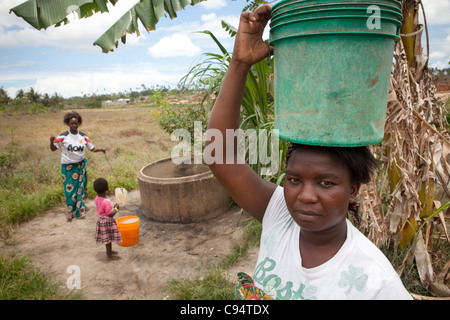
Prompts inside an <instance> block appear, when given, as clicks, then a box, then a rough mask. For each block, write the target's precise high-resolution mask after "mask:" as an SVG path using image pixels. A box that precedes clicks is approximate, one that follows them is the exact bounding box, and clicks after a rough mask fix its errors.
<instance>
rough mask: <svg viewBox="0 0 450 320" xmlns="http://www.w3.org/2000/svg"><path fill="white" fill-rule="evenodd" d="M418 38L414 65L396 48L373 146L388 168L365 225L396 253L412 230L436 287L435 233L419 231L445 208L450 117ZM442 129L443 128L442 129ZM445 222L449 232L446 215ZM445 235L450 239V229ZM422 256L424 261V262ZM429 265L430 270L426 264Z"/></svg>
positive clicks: (367, 207)
mask: <svg viewBox="0 0 450 320" xmlns="http://www.w3.org/2000/svg"><path fill="white" fill-rule="evenodd" d="M407 2H408V4H406V2H404V6H406V5H409V6H411V4H412V5H413V6H414V10H412V12H415V13H416V15H417V12H418V10H417V8H418V5H419V2H420V1H418V0H417V1H416V0H408V1H407ZM410 9H411V7H409V8H408V10H410ZM412 20H414V21H415V23H416V29H414V30H413V31H416V30H420V29H423V28H422V26H419V25H418V23H417V16H416V17H413V19H412ZM415 38H416V39H415V46H414V57H415V59H414V63H413V64H411V53H410V52H409V54H408V56H409V60H410V63H408V58H407V55H406V52H405V47H404V43H403V41H400V42H399V43H398V44H397V46H396V48H395V53H394V58H395V63H394V66H393V72H392V75H391V85H390V92H389V98H388V105H387V114H386V125H385V137H386V138H385V140H384V141H383V142H382V143H381V144H380V145H377V146H375V147H374V148H373V151H374V153H375V154H377V155H379V157H380V159H381V160H382V162H383V165H382V168H381V169H382V170H380V172H381V173H380V174H379V176H378V177H377V183H375V182H372V183H370V184H368V185H367V186H365V187H364V188H363V189H362V190H361V200H362V209H363V211H364V216H363V225H362V226H363V227H365V229H366V231H367V232H368V237H369V239H371V240H372V241H373V242H374V243H375V244H376V245H377V246H382V245H385V244H387V243H389V242H390V241H393V242H394V244H395V249H396V247H397V246H398V245H399V243H400V241H402V237H403V241H404V242H405V239H406V238H407V237H408V232H409V233H410V234H409V236H410V237H411V239H408V243H409V242H410V241H411V240H412V238H413V237H415V239H416V242H415V243H414V244H417V243H419V244H420V246H419V247H418V248H419V249H420V250H419V249H417V248H416V249H417V250H416V252H415V254H416V263H417V264H418V268H419V269H420V270H428V272H426V273H424V272H422V274H421V275H420V276H421V280H422V281H423V282H424V283H425V284H428V285H429V286H430V287H431V289H433V287H436V283H435V282H433V275H432V273H433V272H432V270H430V265H428V263H429V261H430V259H429V256H428V252H427V250H426V244H427V243H428V240H429V236H430V233H425V234H423V233H422V232H417V230H418V226H419V225H420V224H421V223H425V222H424V221H425V220H424V219H421V218H425V217H427V216H429V215H430V214H431V213H432V212H433V210H434V209H437V208H436V207H433V204H435V205H436V203H438V204H439V202H438V201H434V198H433V196H434V188H435V186H436V185H437V184H439V183H441V181H442V178H441V177H446V179H448V177H449V176H450V174H449V173H450V165H449V162H448V159H447V156H448V155H449V150H450V137H449V133H448V132H447V131H446V130H445V129H443V128H445V127H446V126H447V125H448V123H447V121H446V118H445V117H444V114H445V110H444V108H443V107H442V106H440V105H439V104H437V101H436V98H435V96H434V93H435V87H434V85H433V84H432V81H431V73H430V71H429V70H428V67H427V60H428V58H427V57H426V56H423V55H422V50H421V44H420V33H419V34H418V35H417V36H416V37H415ZM431 123H433V125H432V124H431ZM434 124H436V126H435V125H434ZM437 128H441V131H439V130H438V129H437ZM383 169H384V170H383ZM438 178H439V179H438ZM386 181H388V183H386ZM446 181H447V180H446ZM444 187H445V186H444ZM380 195H385V198H384V199H385V200H386V201H387V212H386V213H383V207H382V200H381V198H380ZM449 200H450V199H449ZM440 218H441V219H440V221H441V223H443V225H444V229H445V218H443V214H441V215H440ZM430 222H432V221H430ZM445 232H446V235H447V239H448V234H447V230H446V229H445ZM413 249H414V246H413ZM424 255H425V257H424ZM419 256H422V257H424V258H422V259H418V258H417V257H419ZM425 262H426V263H427V265H426V266H425V265H424V264H423V263H425Z"/></svg>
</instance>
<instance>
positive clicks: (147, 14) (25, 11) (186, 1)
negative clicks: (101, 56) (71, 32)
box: [10, 0, 204, 53]
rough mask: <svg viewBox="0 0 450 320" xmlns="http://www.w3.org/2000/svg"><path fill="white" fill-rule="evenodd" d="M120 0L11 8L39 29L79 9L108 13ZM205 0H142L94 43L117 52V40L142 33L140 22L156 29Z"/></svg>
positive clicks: (33, 2) (86, 13)
mask: <svg viewBox="0 0 450 320" xmlns="http://www.w3.org/2000/svg"><path fill="white" fill-rule="evenodd" d="M117 1H118V0H28V1H26V2H24V3H22V4H20V5H18V6H16V7H14V8H12V9H11V10H10V12H11V11H12V12H14V13H15V14H16V15H17V16H19V17H21V18H23V19H24V20H25V21H27V22H28V23H29V24H31V25H32V26H33V27H34V28H36V29H42V28H44V29H46V28H48V27H49V26H52V25H54V26H60V25H61V24H62V23H64V24H65V23H67V22H68V20H67V15H69V14H70V13H71V12H73V11H76V12H77V13H78V14H79V17H80V18H87V17H90V16H92V15H93V14H94V13H96V12H108V8H107V3H108V2H110V3H111V4H113V5H115V4H116V3H117ZM202 1H204V0H140V1H138V2H137V3H136V4H135V5H134V6H133V7H132V8H131V9H130V10H128V11H127V12H125V14H124V15H123V16H122V17H121V18H120V19H119V20H117V21H116V22H115V23H114V24H113V25H112V26H111V27H110V28H109V29H108V30H106V32H105V33H103V35H101V36H100V37H99V38H98V39H97V40H96V41H95V42H94V45H97V46H99V47H101V48H102V51H103V52H104V53H108V52H110V51H114V47H117V46H118V40H119V39H121V40H122V42H123V43H125V40H126V35H127V34H132V33H136V34H137V35H138V36H139V35H140V33H139V29H138V21H140V22H141V23H142V25H143V26H144V28H145V29H146V30H147V31H150V30H155V25H156V24H157V23H158V21H159V18H161V17H162V16H164V15H165V14H166V13H167V14H168V16H169V17H170V18H171V19H173V18H176V17H177V14H176V12H177V11H180V10H181V9H183V8H184V7H186V6H187V5H191V6H193V5H195V4H197V3H199V2H202Z"/></svg>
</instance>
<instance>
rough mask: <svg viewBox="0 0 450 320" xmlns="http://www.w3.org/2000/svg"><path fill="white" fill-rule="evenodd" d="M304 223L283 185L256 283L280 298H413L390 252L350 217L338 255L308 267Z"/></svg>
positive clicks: (267, 224)
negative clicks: (304, 257) (302, 231)
mask: <svg viewBox="0 0 450 320" xmlns="http://www.w3.org/2000/svg"><path fill="white" fill-rule="evenodd" d="M299 237H300V226H299V225H298V224H297V223H296V222H295V221H294V220H293V219H292V217H291V215H290V214H289V211H288V209H287V207H286V202H285V200H284V193H283V188H282V187H277V189H276V190H275V192H274V194H273V195H272V198H271V200H270V202H269V205H268V206H267V209H266V212H265V214H264V218H263V231H262V234H261V244H260V250H259V256H258V261H257V263H256V267H255V270H254V273H253V280H254V282H255V285H256V286H257V287H259V288H260V289H263V290H264V291H265V292H267V294H269V295H270V296H271V297H273V298H274V299H285V300H298V299H300V300H312V299H314V300H315V299H318V300H326V299H334V300H344V299H345V300H351V299H359V300H363V299H368V300H374V299H412V297H411V295H410V294H409V293H408V291H407V290H406V289H405V287H404V286H403V284H402V282H401V280H400V278H399V276H398V275H397V273H396V272H395V270H394V268H393V267H392V265H391V264H390V262H389V261H388V259H387V258H386V257H385V256H384V254H383V253H382V252H381V251H380V250H379V249H378V248H377V247H376V246H375V245H374V244H373V243H372V242H370V240H369V239H367V238H366V237H365V236H364V235H363V234H362V233H361V232H360V231H359V230H358V229H356V228H355V227H354V226H353V225H352V224H351V223H350V222H349V221H348V220H347V239H346V241H345V242H344V244H343V245H342V247H341V249H340V250H339V251H338V253H337V254H336V255H335V256H334V257H333V258H331V259H330V260H328V261H327V262H325V263H324V264H322V265H320V266H318V267H315V268H303V267H302V260H301V255H300V249H299V239H300V238H299Z"/></svg>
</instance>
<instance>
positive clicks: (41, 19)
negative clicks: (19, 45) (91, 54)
mask: <svg viewBox="0 0 450 320" xmlns="http://www.w3.org/2000/svg"><path fill="white" fill-rule="evenodd" d="M117 1H118V0H28V1H26V2H24V3H22V4H19V5H18V6H16V7H14V8H12V9H11V10H10V11H9V13H11V12H14V13H15V14H16V16H18V17H21V18H23V19H24V20H25V21H26V22H28V23H29V24H30V25H32V26H33V27H34V28H36V29H38V30H40V29H47V28H48V27H50V26H53V25H54V26H56V27H58V26H60V25H61V24H62V23H64V24H67V23H68V22H69V21H68V20H67V16H68V15H69V14H70V13H72V12H74V11H76V12H77V13H78V14H79V18H87V17H90V16H92V15H93V14H94V13H97V12H102V13H103V12H108V8H107V3H108V2H110V3H111V4H112V5H115V4H116V3H117Z"/></svg>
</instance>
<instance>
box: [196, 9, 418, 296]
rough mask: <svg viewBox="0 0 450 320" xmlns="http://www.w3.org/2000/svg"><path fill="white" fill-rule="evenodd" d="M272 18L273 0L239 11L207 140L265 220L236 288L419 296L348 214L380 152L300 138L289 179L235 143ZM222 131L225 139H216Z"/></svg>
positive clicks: (222, 172) (232, 183) (226, 174)
mask: <svg viewBox="0 0 450 320" xmlns="http://www.w3.org/2000/svg"><path fill="white" fill-rule="evenodd" d="M270 19H271V6H270V5H262V6H260V7H259V8H257V9H256V10H255V11H254V12H244V13H242V14H241V17H240V22H239V28H238V31H237V34H236V40H235V45H234V49H233V54H232V57H231V62H230V64H229V67H228V70H227V74H226V76H225V79H224V81H223V84H222V88H221V90H220V93H219V95H218V97H217V100H216V102H215V104H214V107H213V109H212V110H211V114H210V118H209V122H208V131H207V133H206V139H205V141H206V146H209V147H211V146H214V151H215V154H216V157H217V155H221V156H220V159H218V161H217V162H214V163H210V164H209V166H210V169H211V171H212V172H213V174H214V175H215V176H216V178H217V179H218V180H219V181H220V182H221V183H222V184H223V185H224V186H225V188H226V189H227V191H228V193H229V194H230V196H231V197H232V198H233V199H234V201H236V203H237V204H238V205H239V206H241V207H242V208H243V210H245V211H246V212H248V213H249V214H250V215H252V216H253V217H254V218H255V219H256V220H258V221H260V222H261V223H262V233H261V241H260V244H261V245H260V249H259V253H258V259H257V261H256V266H255V269H254V272H253V276H252V277H250V276H247V275H244V274H239V283H240V285H239V286H237V289H236V296H237V297H239V298H243V299H248V298H250V299H265V298H267V296H270V297H271V298H273V299H285V300H288V299H292V300H295V299H298V300H300V299H301V300H306V299H308V300H311V299H318V300H319V299H322V300H323V299H332V300H351V299H354V300H356V299H359V300H363V299H367V300H375V299H386V300H390V299H408V300H411V299H412V297H411V295H410V294H409V293H408V291H407V290H406V289H405V287H404V285H403V283H402V281H401V279H400V278H399V276H398V275H397V273H396V271H395V270H394V268H393V267H392V265H391V264H390V262H389V260H388V259H387V258H386V257H385V256H384V255H383V253H382V252H381V251H380V250H379V249H378V248H377V247H376V246H375V245H374V244H373V243H371V242H370V241H369V239H367V238H366V237H365V236H364V235H363V234H362V233H361V232H360V231H359V230H358V229H357V228H356V227H355V226H353V225H352V223H351V222H350V220H348V219H347V215H348V213H349V212H352V211H357V209H356V206H355V205H354V202H355V200H356V197H357V195H358V191H359V188H360V186H361V184H363V183H367V182H369V181H370V178H371V175H372V174H373V172H374V170H375V169H376V164H377V162H376V159H375V158H374V156H373V155H372V154H371V152H370V150H369V149H368V148H367V146H360V147H336V146H317V145H308V144H306V143H304V144H297V143H292V144H291V146H290V148H289V151H288V152H287V155H286V174H285V178H284V184H283V186H278V185H276V184H274V183H271V182H269V181H267V180H265V179H263V178H261V177H260V176H258V175H257V174H256V173H255V172H254V171H253V170H252V168H251V167H250V166H249V165H247V164H244V163H243V161H242V159H240V154H239V152H237V151H238V148H234V147H235V145H234V141H232V139H231V138H230V137H229V136H230V135H228V134H227V132H228V130H230V129H231V130H237V129H238V128H239V125H240V119H241V118H240V107H241V102H242V99H243V96H244V89H245V84H246V79H247V75H248V73H249V71H250V68H251V67H252V65H254V64H255V63H258V62H259V61H262V60H263V59H264V58H266V56H267V55H268V53H269V52H271V50H272V48H269V49H268V48H267V44H266V43H265V42H264V41H263V39H262V35H263V32H264V28H265V26H266V24H267V23H268V21H269V20H270ZM275 52H276V50H275ZM277 59H278V58H277ZM325 80H326V79H325ZM291 89H292V91H296V90H297V89H298V88H296V87H292V88H291ZM275 116H276V115H275ZM333 116H334V115H333ZM305 126H308V124H305ZM210 129H214V130H210ZM217 131H219V132H220V133H221V135H220V137H221V139H216V138H215V137H217ZM212 132H214V135H212V134H211V135H210V133H212ZM228 150H234V153H233V154H229V153H230V152H228ZM356 214H358V212H357V213H356Z"/></svg>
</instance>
